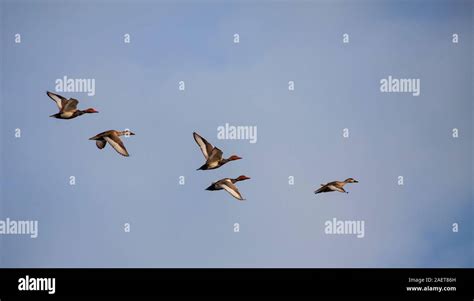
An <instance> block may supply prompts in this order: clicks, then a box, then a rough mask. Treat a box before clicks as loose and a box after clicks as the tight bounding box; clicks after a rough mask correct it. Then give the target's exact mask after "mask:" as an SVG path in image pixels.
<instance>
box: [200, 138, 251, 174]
mask: <svg viewBox="0 0 474 301" xmlns="http://www.w3.org/2000/svg"><path fill="white" fill-rule="evenodd" d="M193 136H194V140H195V141H196V143H197V144H198V145H199V148H200V149H201V151H202V154H203V155H204V158H205V159H206V163H205V164H204V165H203V166H201V167H199V168H198V169H197V170H207V169H215V168H219V167H221V166H222V165H224V164H226V163H227V162H229V161H234V160H240V159H242V158H241V157H239V156H236V155H232V156H230V157H229V158H227V159H224V158H222V151H221V150H220V149H218V148H217V147H214V146H212V144H210V143H209V142H207V140H206V139H204V138H202V137H201V136H199V134H198V133H196V132H194V133H193Z"/></svg>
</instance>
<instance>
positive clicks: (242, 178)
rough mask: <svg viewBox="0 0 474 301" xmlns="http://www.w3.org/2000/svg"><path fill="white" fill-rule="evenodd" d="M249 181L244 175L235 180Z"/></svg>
mask: <svg viewBox="0 0 474 301" xmlns="http://www.w3.org/2000/svg"><path fill="white" fill-rule="evenodd" d="M248 179H250V178H249V177H247V176H244V175H241V176H239V177H238V178H237V179H235V180H236V181H245V180H248Z"/></svg>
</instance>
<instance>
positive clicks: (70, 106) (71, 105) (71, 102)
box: [61, 98, 79, 112]
mask: <svg viewBox="0 0 474 301" xmlns="http://www.w3.org/2000/svg"><path fill="white" fill-rule="evenodd" d="M78 103H79V100H77V99H74V98H70V99H68V100H66V103H65V104H64V105H63V108H62V110H61V111H62V112H74V111H75V110H77V104H78Z"/></svg>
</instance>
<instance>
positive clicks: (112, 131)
mask: <svg viewBox="0 0 474 301" xmlns="http://www.w3.org/2000/svg"><path fill="white" fill-rule="evenodd" d="M113 133H114V130H108V131H105V132H102V133H99V134H97V135H95V136H94V137H91V138H89V140H98V139H102V138H104V137H105V136H110V135H112V134H113Z"/></svg>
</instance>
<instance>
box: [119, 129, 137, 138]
mask: <svg viewBox="0 0 474 301" xmlns="http://www.w3.org/2000/svg"><path fill="white" fill-rule="evenodd" d="M122 135H124V136H125V137H128V136H133V135H135V133H133V132H132V131H130V130H129V129H126V130H125V131H122Z"/></svg>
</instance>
